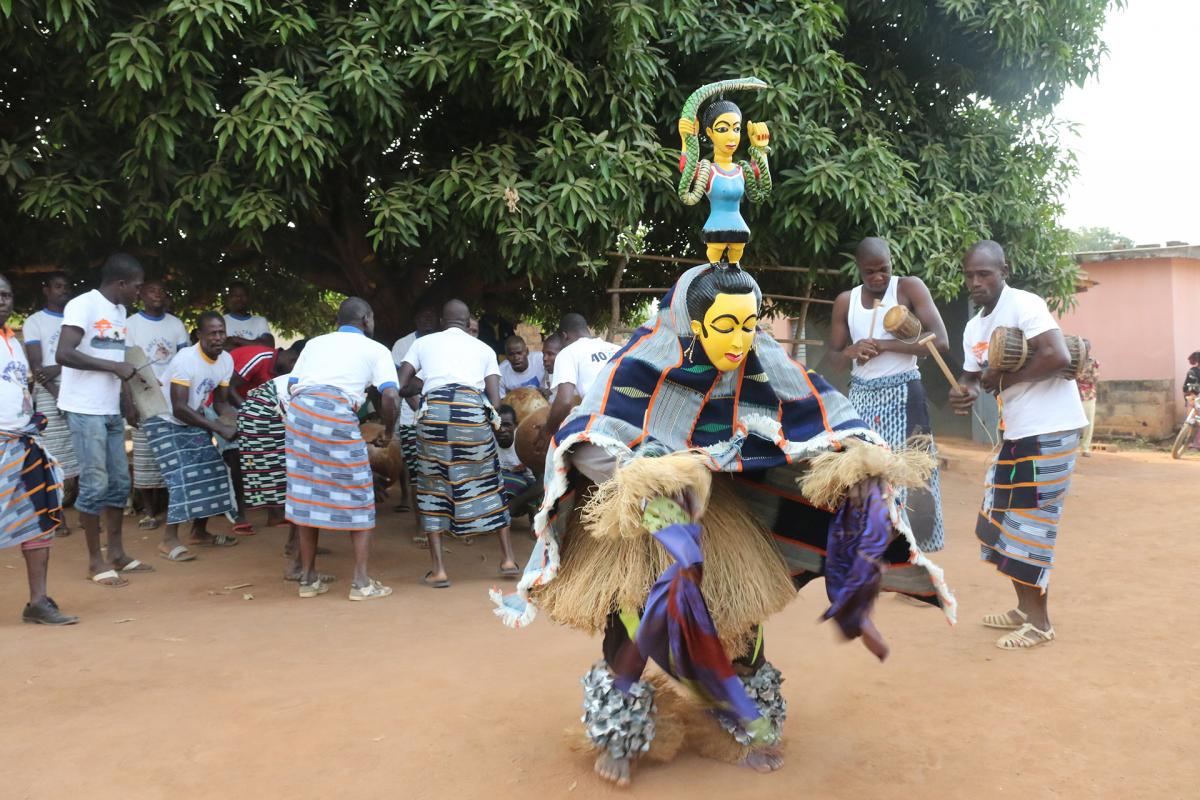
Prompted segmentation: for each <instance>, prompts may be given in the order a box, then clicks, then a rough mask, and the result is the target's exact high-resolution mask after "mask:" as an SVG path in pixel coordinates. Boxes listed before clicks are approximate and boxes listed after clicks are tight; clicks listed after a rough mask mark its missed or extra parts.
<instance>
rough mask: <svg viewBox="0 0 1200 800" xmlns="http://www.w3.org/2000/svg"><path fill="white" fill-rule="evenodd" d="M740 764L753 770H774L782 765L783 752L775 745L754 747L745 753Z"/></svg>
mask: <svg viewBox="0 0 1200 800" xmlns="http://www.w3.org/2000/svg"><path fill="white" fill-rule="evenodd" d="M742 766H743V767H749V768H750V769H752V770H754V771H755V772H774V771H775V770H777V769H779V768H780V767H782V766H783V753H781V752H779V748H777V747H756V748H754V749H753V750H751V751H750V752H749V753H747V754H746V757H745V758H744V759H743V760H742Z"/></svg>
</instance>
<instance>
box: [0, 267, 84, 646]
mask: <svg viewBox="0 0 1200 800" xmlns="http://www.w3.org/2000/svg"><path fill="white" fill-rule="evenodd" d="M12 310H13V291H12V284H10V283H9V282H8V279H7V278H5V277H4V276H3V275H0V463H2V464H5V465H16V467H17V468H15V469H14V468H7V467H6V468H5V469H4V470H2V471H0V493H2V495H3V497H4V501H3V502H2V503H0V548H4V547H20V548H21V555H22V557H23V558H24V560H25V575H26V577H27V578H28V580H29V603H28V604H26V606H25V611H24V612H23V613H22V615H21V619H22V621H24V622H28V623H31V624H39V625H73V624H75V623H76V622H78V621H79V617H72V616H68V615H66V614H64V613H62V612H61V611H60V610H59V609H58V604H57V603H55V602H54V600H53V599H51V598H50V597H49V596H48V595H47V594H46V580H47V573H48V572H49V569H50V547H51V545H53V544H54V534H55V531H56V530H57V529H58V528H59V527H60V526H61V524H62V518H63V509H62V489H61V488H60V487H59V485H58V484H59V478H60V477H61V476H59V475H57V474H56V471H55V470H54V469H53V468H52V467H51V466H50V464H51V461H52V459H53V456H50V455H49V454H48V453H47V452H46V450H45V448H44V447H43V446H42V443H41V441H40V437H39V436H38V434H39V432H40V431H39V430H38V429H39V427H41V426H40V425H39V424H38V420H39V419H40V417H35V416H34V412H33V397H32V396H31V395H30V394H29V378H30V370H29V362H28V361H27V360H26V358H25V351H24V349H23V348H22V347H21V343H20V342H19V341H17V336H16V334H15V333H13V330H12V328H10V327H9V326H8V318H9V316H10V315H11V314H12Z"/></svg>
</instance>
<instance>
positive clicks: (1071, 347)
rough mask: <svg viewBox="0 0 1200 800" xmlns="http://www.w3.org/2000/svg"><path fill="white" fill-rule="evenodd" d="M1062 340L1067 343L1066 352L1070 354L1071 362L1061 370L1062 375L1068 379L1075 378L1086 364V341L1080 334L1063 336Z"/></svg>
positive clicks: (1087, 353) (1087, 354)
mask: <svg viewBox="0 0 1200 800" xmlns="http://www.w3.org/2000/svg"><path fill="white" fill-rule="evenodd" d="M1063 341H1064V342H1066V344H1067V352H1068V353H1070V354H1071V363H1070V364H1069V365H1068V366H1067V368H1066V369H1064V370H1063V372H1062V375H1063V377H1064V378H1066V379H1067V380H1069V381H1073V380H1077V379H1078V378H1079V376H1080V375H1081V374H1082V373H1083V370H1084V369H1085V368H1086V367H1087V365H1088V356H1089V355H1091V354H1090V353H1089V352H1088V346H1087V342H1085V341H1084V340H1083V337H1082V336H1064V337H1063Z"/></svg>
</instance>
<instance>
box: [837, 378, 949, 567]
mask: <svg viewBox="0 0 1200 800" xmlns="http://www.w3.org/2000/svg"><path fill="white" fill-rule="evenodd" d="M847 397H848V399H849V400H850V404H851V405H853V406H854V409H855V410H856V411H857V412H858V415H859V416H860V417H862V419H863V421H864V422H866V423H867V424H868V425H870V426H871V430H873V431H875V432H876V433H878V434H879V435H880V436H882V437H883V438H884V441H886V442H887V443H888V446H889V447H891V448H892V450H899V449H900V448H902V447H904V443H905V442H906V441H908V439H909V438H910V437H912V436H917V435H922V434H925V435H929V434H931V429H930V426H929V405H928V403H927V401H926V399H925V387H924V386H923V385H922V383H921V373H920V371H918V370H915V369H914V370H911V371H909V372H902V373H900V374H898V375H887V376H885V377H882V378H873V379H870V380H862V379H861V378H854V377H851V378H850V392H849V394H848V395H847ZM933 455H934V457H935V458H936V457H937V446H936V445H934V446H933ZM898 496H899V498H900V504H901V506H902V507H903V508H904V513H905V514H906V515H907V517H908V521H909V525H910V527H911V528H912V531H913V536H914V538H916V540H917V547H919V548H920V549H921V551H922V552H924V553H933V552H936V551H938V550H941V549H942V547H944V546H945V530H944V524H943V522H942V488H941V470H940V469H938V468H935V469H934V470H933V475H931V476H930V478H929V486H928V487H927V488H926V487H921V488H918V489H912V490H909V489H901V490H900V492H899V493H898Z"/></svg>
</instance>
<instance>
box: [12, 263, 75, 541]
mask: <svg viewBox="0 0 1200 800" xmlns="http://www.w3.org/2000/svg"><path fill="white" fill-rule="evenodd" d="M42 296H43V297H44V298H45V301H46V305H45V307H44V308H43V309H42V310H40V311H36V312H34V313H33V314H30V315H29V317H27V318H26V320H25V325H24V326H23V330H22V334H23V335H24V338H25V352H26V353H28V355H29V362H30V364H31V365H32V366H33V379H34V384H33V408H34V410H35V411H37V412H38V413H40V414H42V415H43V416H44V417H45V418H46V429H45V430H44V431H42V432H41V435H40V436H39V437H38V438H39V439H41V441H42V444H43V445H44V446H45V448H46V449H47V450H49V451H50V455H52V456H54V458H55V460H56V461H58V465H59V467H61V468H62V471H63V480H64V490H65V497H66V498H67V499H66V500H64V503H67V504H69V503H70V499H71V498H73V497H74V496H75V492H76V490H77V489H78V488H79V484H78V478H79V461H78V459H76V458H75V445H74V444H72V443H71V429H70V428H69V427H68V426H67V417H66V414H64V413H63V412H62V411H61V410H59V408H58V386H59V379H60V376H61V373H62V368H61V367H60V366H59V365H58V362H57V361H56V360H55V359H56V357H57V354H58V334H59V331H61V330H62V321H63V308H64V307H65V306H66V305H67V301H68V300H70V299H71V281H70V279H69V278H67V275H66V273H64V272H51V273H49V274H48V275H46V277H45V279H44V280H43V281H42ZM58 531H59V532H58V535H59V536H70V535H71V529H70V527H69V526H68V525H67V520H66V515H64V516H63V524H62V525H61V526H60V527H59V529H58Z"/></svg>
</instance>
